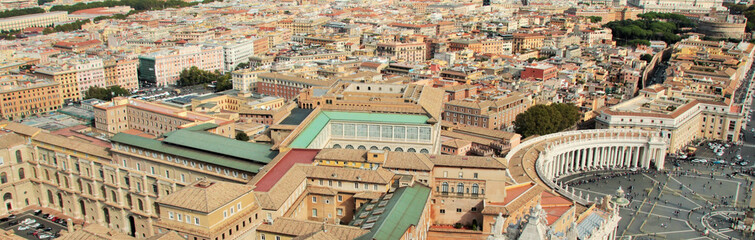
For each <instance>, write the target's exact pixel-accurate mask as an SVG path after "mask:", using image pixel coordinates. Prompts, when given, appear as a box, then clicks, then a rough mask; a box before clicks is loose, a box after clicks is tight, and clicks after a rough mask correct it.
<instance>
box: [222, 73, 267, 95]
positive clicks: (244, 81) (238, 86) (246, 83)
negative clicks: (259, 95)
mask: <svg viewBox="0 0 755 240" xmlns="http://www.w3.org/2000/svg"><path fill="white" fill-rule="evenodd" d="M265 72H268V71H267V70H252V69H248V68H247V69H239V70H236V71H233V72H232V73H231V81H233V90H238V91H240V92H244V93H247V92H257V75H258V74H260V73H265Z"/></svg>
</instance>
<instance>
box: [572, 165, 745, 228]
mask: <svg viewBox="0 0 755 240" xmlns="http://www.w3.org/2000/svg"><path fill="white" fill-rule="evenodd" d="M677 165H678V167H677ZM666 169H667V170H668V171H665V172H657V171H629V170H626V171H612V172H606V171H602V172H588V173H584V174H579V175H573V176H568V177H564V178H562V179H561V180H560V181H562V182H564V183H568V184H569V186H570V187H571V188H574V189H575V190H576V191H582V192H583V194H584V195H587V194H590V199H591V200H594V199H595V197H596V196H599V197H602V196H604V195H606V194H611V195H614V194H615V192H616V190H617V189H618V188H619V186H621V187H622V188H623V190H624V191H625V193H626V196H627V199H629V200H630V202H631V203H630V205H628V206H626V207H622V208H621V210H620V214H621V217H622V219H621V221H620V222H619V230H618V234H617V236H621V238H620V239H630V236H631V239H746V238H745V237H744V236H743V235H742V234H741V232H739V231H734V230H733V229H732V228H731V227H732V222H733V220H734V219H737V218H742V217H743V208H744V207H746V206H747V204H748V203H749V199H750V196H749V194H750V190H749V188H750V184H751V180H750V179H751V177H750V176H747V175H744V174H741V171H742V170H744V169H749V166H748V167H745V168H743V167H740V166H730V165H720V164H705V163H691V162H689V161H681V160H680V161H678V162H677V161H674V160H669V161H668V162H667V166H666ZM706 229H707V231H705V230H706ZM704 232H705V233H707V234H703V233H704Z"/></svg>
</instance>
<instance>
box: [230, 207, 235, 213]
mask: <svg viewBox="0 0 755 240" xmlns="http://www.w3.org/2000/svg"><path fill="white" fill-rule="evenodd" d="M234 212H236V211H235V208H233V207H231V215H233V213H234Z"/></svg>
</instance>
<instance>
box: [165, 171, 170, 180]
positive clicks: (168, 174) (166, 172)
mask: <svg viewBox="0 0 755 240" xmlns="http://www.w3.org/2000/svg"><path fill="white" fill-rule="evenodd" d="M165 178H170V171H169V170H165Z"/></svg>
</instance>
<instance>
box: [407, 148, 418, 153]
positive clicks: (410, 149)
mask: <svg viewBox="0 0 755 240" xmlns="http://www.w3.org/2000/svg"><path fill="white" fill-rule="evenodd" d="M406 151H407V152H417V150H415V149H414V148H409V149H408V150H406Z"/></svg>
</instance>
